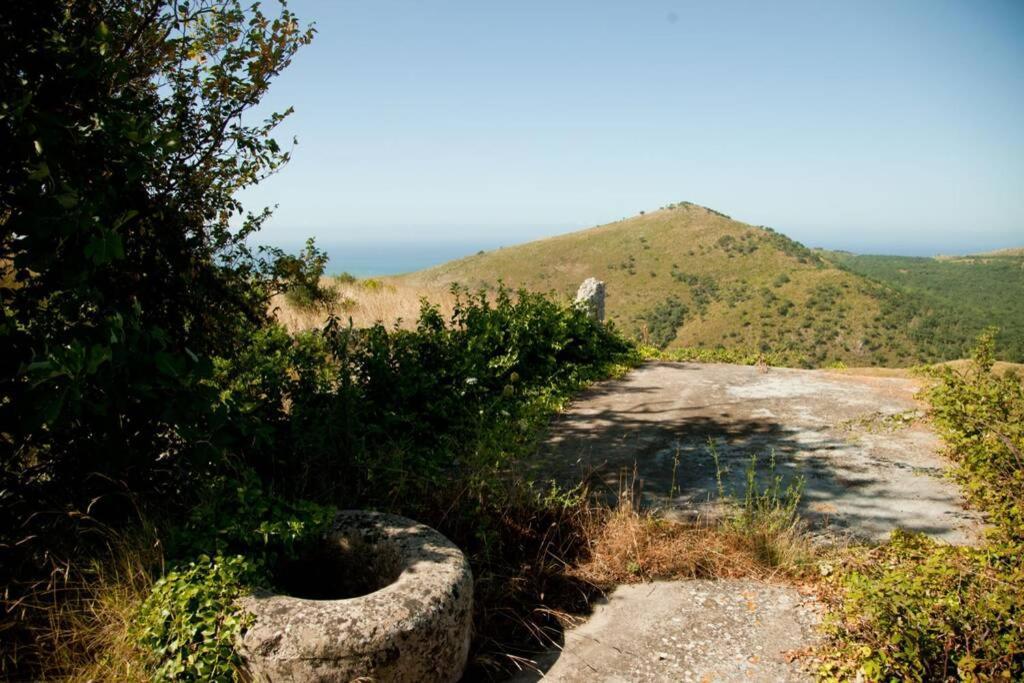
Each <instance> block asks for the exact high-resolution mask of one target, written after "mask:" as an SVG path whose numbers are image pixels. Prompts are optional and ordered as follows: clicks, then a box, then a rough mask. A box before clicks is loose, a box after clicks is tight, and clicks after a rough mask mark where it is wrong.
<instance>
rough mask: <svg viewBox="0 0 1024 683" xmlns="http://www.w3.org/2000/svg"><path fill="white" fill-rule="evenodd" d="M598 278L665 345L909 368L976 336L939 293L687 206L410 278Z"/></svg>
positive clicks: (636, 323)
mask: <svg viewBox="0 0 1024 683" xmlns="http://www.w3.org/2000/svg"><path fill="white" fill-rule="evenodd" d="M591 276H593V277H597V278H599V279H601V280H604V281H605V282H606V283H607V292H608V298H607V313H608V317H609V318H610V319H611V320H613V321H614V322H615V323H616V324H617V325H618V327H619V328H620V329H622V330H624V331H625V332H627V333H630V334H633V335H635V336H637V337H639V338H641V339H646V340H648V341H650V342H651V343H653V344H655V345H657V346H660V347H663V348H673V347H680V346H702V347H712V348H714V347H724V348H737V349H753V350H759V351H789V352H796V353H798V354H800V355H801V356H803V357H804V358H805V359H806V362H807V364H809V365H822V364H826V363H830V362H834V361H843V362H845V363H847V364H858V365H864V364H875V365H908V364H913V363H918V362H922V361H935V360H944V359H949V358H956V357H960V356H962V355H963V354H964V353H965V351H966V350H967V348H969V345H970V341H971V340H972V338H973V336H974V334H975V332H976V331H977V330H975V329H974V328H975V325H973V323H971V322H970V321H957V320H956V319H955V318H956V317H955V315H954V314H953V313H951V311H950V310H949V307H948V306H947V305H945V304H944V303H943V302H941V301H939V300H937V299H926V298H923V297H920V296H917V295H915V294H912V293H910V292H907V291H905V290H903V289H900V288H897V287H893V286H891V285H888V284H885V283H883V282H880V281H876V280H874V279H871V278H867V277H864V276H863V275H861V274H858V273H855V272H853V271H852V270H851V269H848V268H846V267H842V266H840V265H839V264H838V263H836V262H833V261H832V260H830V259H827V258H823V257H822V256H821V255H819V254H818V253H816V252H814V251H812V250H810V249H808V248H807V247H805V246H803V245H802V244H800V243H798V242H795V241H793V240H791V239H789V238H788V237H786V236H785V235H782V234H780V233H778V232H775V231H773V230H772V229H770V228H766V227H756V226H751V225H747V224H745V223H741V222H739V221H735V220H732V219H731V218H730V217H728V216H726V215H724V214H721V213H719V212H717V211H714V210H712V209H708V208H705V207H701V206H697V205H695V204H691V203H689V202H682V203H680V204H676V205H670V206H669V207H666V208H663V209H661V210H658V211H654V212H651V213H647V214H641V215H639V216H634V217H632V218H628V219H624V220H621V221H617V222H615V223H610V224H607V225H602V226H599V227H595V228H591V229H589V230H582V231H579V232H574V233H570V234H566V235H560V236H557V237H552V238H548V239H544V240H539V241H535V242H530V243H527V244H522V245H518V246H514V247H507V248H502V249H498V250H495V251H490V252H481V253H479V254H476V255H475V256H470V257H467V258H464V259H460V260H457V261H452V262H449V263H445V264H442V265H440V266H437V267H434V268H430V269H428V270H424V271H420V272H418V273H412V274H410V275H406V276H403V279H405V280H407V281H409V282H412V283H418V284H421V285H435V286H436V285H439V284H445V283H451V282H458V283H461V284H464V285H467V286H469V287H472V288H477V287H488V288H490V287H493V286H494V285H495V284H496V283H497V282H498V281H499V280H502V281H503V282H504V283H505V284H506V285H509V286H512V287H525V288H527V289H531V290H538V291H554V292H556V293H558V294H560V295H564V296H572V295H573V294H574V293H575V291H576V288H577V287H578V286H579V284H580V282H582V281H583V280H584V279H585V278H587V277H591ZM951 321H952V322H951Z"/></svg>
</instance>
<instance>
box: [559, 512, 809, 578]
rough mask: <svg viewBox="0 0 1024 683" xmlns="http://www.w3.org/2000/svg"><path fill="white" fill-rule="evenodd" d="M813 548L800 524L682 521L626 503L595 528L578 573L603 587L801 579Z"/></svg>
mask: <svg viewBox="0 0 1024 683" xmlns="http://www.w3.org/2000/svg"><path fill="white" fill-rule="evenodd" d="M812 553H813V551H812V549H811V544H810V542H809V540H808V539H807V537H806V536H805V535H804V534H803V533H802V531H801V530H800V529H799V528H797V527H795V526H791V527H786V528H784V529H779V530H773V529H771V528H769V527H768V525H764V526H763V527H761V528H758V527H756V526H755V527H753V528H742V529H741V528H739V527H736V526H733V525H730V524H728V523H725V522H723V521H697V522H693V523H682V522H674V521H671V520H667V519H664V518H660V517H655V516H652V515H649V514H644V513H638V512H635V511H633V510H630V509H629V508H627V507H620V508H618V509H615V510H610V511H608V513H607V514H606V515H605V516H604V518H603V519H602V520H601V522H600V525H599V526H598V527H597V528H595V529H593V537H592V539H591V552H590V554H589V557H588V558H587V560H586V561H585V562H583V563H582V564H580V565H579V566H578V567H576V568H575V569H574V570H573V572H574V573H575V574H576V575H578V576H580V577H581V578H584V579H586V580H587V581H590V582H592V583H594V584H597V585H603V586H607V585H616V584H620V583H636V582H639V581H653V580H656V579H729V578H740V577H742V578H756V579H761V580H771V579H774V578H788V579H795V578H800V577H803V576H804V575H805V574H806V570H807V567H808V565H809V559H810V557H811V556H812Z"/></svg>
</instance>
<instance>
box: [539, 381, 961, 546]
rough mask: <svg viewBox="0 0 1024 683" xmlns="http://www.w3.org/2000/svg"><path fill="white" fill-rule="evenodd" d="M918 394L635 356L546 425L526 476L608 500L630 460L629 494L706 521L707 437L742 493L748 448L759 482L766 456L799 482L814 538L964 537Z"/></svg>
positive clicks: (732, 488)
mask: <svg viewBox="0 0 1024 683" xmlns="http://www.w3.org/2000/svg"><path fill="white" fill-rule="evenodd" d="M917 388H918V387H917V384H916V382H914V381H913V380H909V379H903V378H892V377H861V376H855V375H846V374H839V373H829V372H827V371H822V370H792V369H784V368H769V369H768V370H767V371H762V370H759V369H758V368H755V367H748V366H739V365H724V364H697V363H663V362H653V363H646V364H644V365H643V366H641V367H640V368H637V369H636V370H634V371H632V372H631V373H629V374H628V375H627V376H626V377H624V378H622V379H619V380H614V381H609V382H604V383H601V384H599V385H597V386H595V387H593V388H592V389H590V390H589V391H587V392H584V393H583V394H582V395H581V396H580V397H579V398H578V399H577V400H576V401H575V402H574V403H573V404H572V405H571V406H570V408H569V409H568V410H567V411H566V412H565V413H564V414H562V415H561V416H559V418H558V419H556V420H555V422H554V423H553V425H552V428H551V432H550V436H549V438H548V440H547V441H546V442H545V443H544V444H543V445H542V447H541V448H540V453H539V456H538V459H537V461H536V463H535V467H536V474H537V475H538V476H539V477H541V478H556V479H559V480H561V481H563V482H566V483H570V484H571V483H575V482H579V481H580V479H581V478H582V477H585V476H590V477H591V478H592V480H596V481H598V482H600V483H601V484H603V485H604V486H605V487H606V491H607V492H608V494H609V495H610V496H611V497H614V496H615V495H618V492H619V491H620V490H622V481H623V479H624V473H625V474H626V475H627V476H626V477H625V478H626V479H628V478H630V477H629V476H628V475H631V473H632V472H633V470H634V467H635V471H636V474H637V477H638V481H637V482H635V483H634V487H635V488H634V495H637V489H638V490H639V497H640V498H641V500H642V501H643V503H644V504H645V505H646V506H648V507H653V508H657V509H659V510H661V511H662V513H663V514H665V515H667V516H669V517H676V518H692V517H694V516H697V515H700V514H706V515H712V514H715V511H716V505H715V499H716V498H717V497H718V496H717V482H716V477H715V474H716V468H715V464H714V460H713V458H712V455H711V452H710V449H709V447H708V440H709V439H711V440H713V441H714V443H715V445H716V449H717V451H718V455H719V458H720V460H719V462H720V464H721V469H722V473H723V485H724V488H725V490H726V492H727V493H730V492H732V493H734V494H737V495H742V493H743V487H744V480H745V473H746V468H747V465H748V463H749V459H750V457H751V456H754V455H756V456H758V458H759V467H758V470H759V476H760V479H761V483H762V485H765V484H767V480H768V478H769V475H768V474H767V470H768V468H767V465H768V462H769V460H770V458H771V456H772V454H774V457H775V461H776V473H777V474H779V475H781V476H782V477H783V481H784V483H786V482H789V481H792V480H793V479H794V478H796V477H803V479H804V482H805V490H804V494H803V499H802V502H801V513H802V514H803V516H804V517H805V518H806V519H807V520H808V521H809V522H810V523H811V524H812V525H813V527H814V528H815V529H816V530H817V531H818V532H821V533H828V534H830V535H838V536H844V535H849V536H854V537H858V538H862V539H866V540H875V541H881V540H884V539H885V538H886V537H887V536H888V535H889V532H890V531H892V530H893V529H894V528H896V527H901V528H904V529H909V530H914V531H921V532H924V533H927V534H929V535H931V536H933V537H935V538H937V539H939V540H942V541H947V542H950V543H970V542H972V541H973V540H975V539H976V538H977V537H978V534H979V531H980V529H981V521H980V518H979V517H978V516H977V515H976V514H974V513H972V512H970V511H967V510H965V509H964V500H963V497H962V496H961V494H960V491H959V490H958V488H957V487H956V485H955V484H954V483H953V482H952V481H950V480H949V479H948V478H946V477H945V476H944V470H945V468H946V465H947V463H946V462H945V461H944V459H943V458H942V457H941V456H940V455H939V451H940V448H941V442H940V440H939V438H938V437H937V436H936V435H935V433H934V432H933V431H932V430H931V428H930V427H929V426H928V425H927V424H926V423H924V422H923V421H922V420H921V419H919V418H920V416H921V415H923V406H922V405H920V404H919V403H918V402H917V401H916V400H915V398H914V394H915V393H916V391H917ZM673 470H674V477H673ZM673 482H675V488H674V489H673Z"/></svg>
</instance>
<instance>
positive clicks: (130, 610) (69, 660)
mask: <svg viewBox="0 0 1024 683" xmlns="http://www.w3.org/2000/svg"><path fill="white" fill-rule="evenodd" d="M159 561H160V553H159V551H158V549H157V548H156V547H155V546H154V545H153V544H151V543H145V542H142V541H140V540H138V539H132V540H125V539H120V540H118V541H116V542H114V543H111V544H110V551H109V553H108V555H107V557H106V558H105V559H104V560H102V561H94V562H92V563H90V564H89V565H88V566H87V567H85V568H81V567H75V566H68V567H64V568H62V569H61V570H60V571H55V572H54V575H53V577H52V578H51V581H50V583H49V584H48V585H46V586H40V587H39V588H38V590H36V591H35V592H32V593H30V594H29V595H27V596H25V597H23V598H22V599H20V600H19V601H18V603H17V605H16V606H12V605H7V607H8V608H10V613H11V614H12V615H16V616H18V617H20V618H21V619H23V620H25V621H26V622H27V623H29V624H30V627H29V628H30V630H31V632H32V633H33V635H34V642H33V643H31V644H30V645H29V646H28V647H30V648H31V649H32V650H33V652H30V653H25V654H27V655H28V656H29V657H30V658H31V659H32V660H33V661H35V662H38V664H39V666H40V667H41V669H40V670H39V671H38V672H37V675H38V678H39V679H41V680H61V681H82V682H85V681H125V682H129V681H147V680H149V676H148V675H147V674H146V672H145V669H144V653H143V652H142V650H141V649H140V648H139V647H138V644H137V641H136V639H135V638H134V636H133V633H132V622H133V619H134V617H135V614H136V613H137V611H138V608H139V605H140V604H141V603H142V601H143V600H144V599H145V597H146V596H147V595H148V594H149V591H150V589H151V587H152V583H153V574H154V572H153V568H154V567H158V566H159ZM17 656H18V655H17V654H14V653H5V657H12V658H13V657H17ZM15 666H16V667H17V664H15ZM0 675H2V672H0Z"/></svg>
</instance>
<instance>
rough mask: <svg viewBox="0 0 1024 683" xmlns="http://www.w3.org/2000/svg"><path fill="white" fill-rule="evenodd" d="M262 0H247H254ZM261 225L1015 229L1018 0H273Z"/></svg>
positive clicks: (943, 243) (1020, 174)
mask: <svg viewBox="0 0 1024 683" xmlns="http://www.w3.org/2000/svg"><path fill="white" fill-rule="evenodd" d="M269 6H270V5H269V3H268V9H269ZM290 6H291V7H292V9H293V10H295V11H296V13H297V14H298V15H299V16H300V17H301V18H302V19H303V20H307V21H314V22H316V24H317V27H318V32H319V33H318V35H317V38H316V39H315V40H314V42H313V44H312V45H310V46H309V47H307V48H305V49H304V50H303V51H302V52H301V53H300V54H299V55H298V57H297V58H296V60H295V62H294V64H293V65H292V67H291V68H290V69H289V70H288V71H287V72H285V73H284V74H283V75H282V76H281V78H280V79H279V80H278V81H277V83H276V85H275V86H274V87H273V89H272V91H271V94H270V95H269V97H268V100H267V104H268V105H269V106H271V107H274V108H282V107H284V106H287V105H294V107H295V109H296V113H295V115H294V116H293V117H292V118H291V119H289V120H288V121H287V123H286V124H284V126H283V127H282V129H281V135H280V138H281V139H282V140H286V139H289V138H290V136H291V135H292V134H295V135H297V136H298V137H299V146H298V147H297V148H296V150H295V155H294V158H293V160H292V162H291V164H289V166H288V167H286V168H285V169H284V170H283V171H282V172H281V173H280V174H279V175H277V176H275V177H273V178H271V179H270V180H268V181H267V182H266V183H265V184H264V185H262V186H260V187H259V188H257V189H255V190H252V191H250V192H247V193H246V194H245V195H244V200H245V202H246V204H247V206H251V207H252V208H257V207H259V206H262V205H268V204H269V205H272V204H279V208H278V209H277V212H276V215H275V217H274V219H273V220H272V222H271V223H270V224H269V225H268V227H267V228H266V229H265V231H264V233H263V240H264V241H277V242H288V241H297V240H298V239H300V238H302V237H304V236H306V235H314V236H316V237H317V239H318V240H319V241H321V242H339V241H357V242H366V241H376V240H395V241H404V242H419V241H426V240H436V241H460V242H466V241H469V242H474V241H479V242H481V243H488V244H497V243H503V244H511V243H514V242H519V241H523V240H526V239H531V238H534V237H537V236H541V235H548V234H555V233H558V232H565V231H568V230H573V229H577V228H583V227H588V226H591V225H595V224H599V223H605V222H608V221H612V220H616V219H618V218H621V217H623V216H628V215H632V214H635V213H637V212H638V211H640V210H641V209H646V210H649V209H653V208H657V207H658V206H659V205H662V204H666V203H669V202H674V201H679V200H690V201H694V202H697V203H700V204H705V205H708V206H711V207H713V208H715V209H718V210H720V211H723V212H725V213H728V214H730V215H732V216H733V217H735V218H738V219H741V220H744V221H747V222H750V223H754V224H765V225H770V226H773V227H775V228H777V229H779V230H782V231H783V232H785V233H787V234H789V235H790V236H792V237H794V238H796V239H799V240H801V241H803V242H805V243H807V244H808V245H811V246H826V247H834V248H847V249H852V250H855V251H864V252H889V253H919V254H932V253H936V252H950V251H971V250H980V249H989V248H994V247H1000V246H1009V245H1020V244H1024V2H1020V1H1019V0H1011V1H1008V2H995V1H984V0H979V1H977V2H966V1H965V2H944V1H941V0H927V1H923V2H911V1H903V2H868V1H862V0H856V1H851V2H842V3H840V2H829V1H817V2H771V3H767V2H743V3H734V2H720V1H715V2H711V1H709V2H704V3H685V2H671V1H665V2H625V1H621V2H619V1H616V2H611V1H609V2H597V1H594V0H581V1H579V2H539V1H538V2H533V1H524V0H518V1H517V2H502V3H498V2H480V1H475V2H469V1H467V2H454V1H451V2H448V1H444V0H431V1H429V2H428V1H422V0H421V1H412V0H408V1H393V0H362V1H360V2H353V1H348V0H346V1H336V2H335V1H328V0H294V1H293V2H291V3H290Z"/></svg>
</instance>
